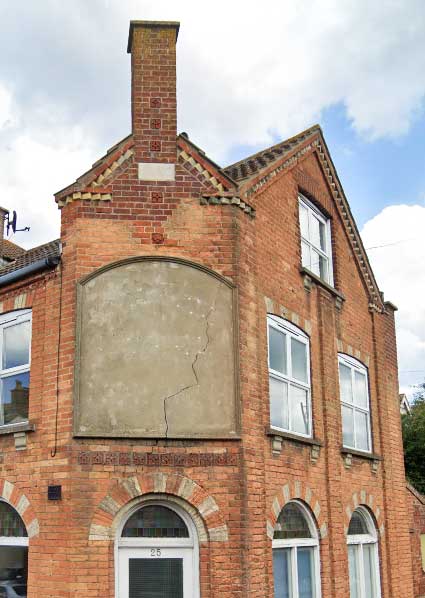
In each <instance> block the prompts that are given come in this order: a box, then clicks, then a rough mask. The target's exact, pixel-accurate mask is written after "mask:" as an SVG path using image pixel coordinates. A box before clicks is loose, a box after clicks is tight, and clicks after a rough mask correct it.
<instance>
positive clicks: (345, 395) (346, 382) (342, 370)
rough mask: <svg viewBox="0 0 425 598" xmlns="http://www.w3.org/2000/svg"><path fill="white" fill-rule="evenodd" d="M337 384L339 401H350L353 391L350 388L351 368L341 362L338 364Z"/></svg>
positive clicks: (351, 400)
mask: <svg viewBox="0 0 425 598" xmlns="http://www.w3.org/2000/svg"><path fill="white" fill-rule="evenodd" d="M339 386H340V392H341V401H344V403H352V402H353V393H352V389H351V369H350V368H349V367H347V366H346V365H343V364H342V363H340V364H339Z"/></svg>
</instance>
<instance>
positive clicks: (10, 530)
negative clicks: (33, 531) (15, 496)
mask: <svg viewBox="0 0 425 598" xmlns="http://www.w3.org/2000/svg"><path fill="white" fill-rule="evenodd" d="M0 536H3V537H12V538H26V537H27V536H28V534H27V530H26V527H25V524H24V522H23V521H22V519H21V517H20V515H19V513H18V512H17V511H15V509H14V508H13V507H11V506H10V505H8V504H7V503H6V502H3V501H0Z"/></svg>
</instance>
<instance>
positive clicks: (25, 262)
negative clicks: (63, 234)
mask: <svg viewBox="0 0 425 598" xmlns="http://www.w3.org/2000/svg"><path fill="white" fill-rule="evenodd" d="M60 254H61V245H60V240H59V239H55V240H54V241H50V242H49V243H44V244H43V245H39V246H38V247H33V248H32V249H28V251H24V253H23V254H21V255H20V256H18V257H17V258H16V259H15V261H13V262H12V263H11V264H7V265H6V266H4V267H3V268H0V277H1V276H4V275H5V274H9V273H10V272H15V271H16V270H21V269H22V268H25V267H26V266H30V265H31V264H34V263H35V262H38V261H39V260H43V259H46V260H47V259H49V258H50V259H52V258H53V259H54V258H58V257H60Z"/></svg>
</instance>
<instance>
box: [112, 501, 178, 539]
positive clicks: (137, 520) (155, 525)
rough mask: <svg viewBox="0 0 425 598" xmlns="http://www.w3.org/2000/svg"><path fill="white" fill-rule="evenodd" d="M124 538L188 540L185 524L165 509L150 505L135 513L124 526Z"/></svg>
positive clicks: (173, 513) (172, 512)
mask: <svg viewBox="0 0 425 598" xmlns="http://www.w3.org/2000/svg"><path fill="white" fill-rule="evenodd" d="M122 536H123V537H124V538H188V537H189V532H188V531H187V527H186V524H185V522H184V521H183V519H182V518H181V517H179V515H177V513H175V512H174V511H172V510H171V509H167V508H166V507H161V506H158V505H152V506H149V507H142V508H141V509H139V510H138V511H136V512H135V513H134V514H133V515H132V516H131V517H130V519H129V520H128V521H127V523H126V524H125V526H124V529H123V532H122Z"/></svg>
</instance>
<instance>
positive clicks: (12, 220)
mask: <svg viewBox="0 0 425 598" xmlns="http://www.w3.org/2000/svg"><path fill="white" fill-rule="evenodd" d="M17 218H18V216H17V214H16V212H15V210H13V216H12V218H11V217H10V214H8V215H7V224H6V231H7V236H9V230H10V229H12V231H13V232H14V233H20V232H25V231H27V230H30V227H29V226H25V227H24V228H16V221H17Z"/></svg>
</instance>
